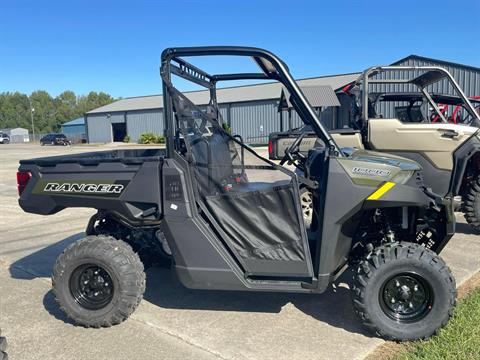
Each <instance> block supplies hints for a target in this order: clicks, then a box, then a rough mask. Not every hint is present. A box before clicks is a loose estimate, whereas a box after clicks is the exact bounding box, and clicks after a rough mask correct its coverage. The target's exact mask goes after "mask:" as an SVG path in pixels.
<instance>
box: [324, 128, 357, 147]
mask: <svg viewBox="0 0 480 360" xmlns="http://www.w3.org/2000/svg"><path fill="white" fill-rule="evenodd" d="M330 135H331V136H332V138H333V140H335V142H336V143H337V144H338V146H339V147H340V148H344V147H351V148H357V149H364V146H363V143H362V135H361V134H360V132H344V131H342V132H336V131H331V132H330Z"/></svg>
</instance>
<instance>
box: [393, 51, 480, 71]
mask: <svg viewBox="0 0 480 360" xmlns="http://www.w3.org/2000/svg"><path fill="white" fill-rule="evenodd" d="M408 60H420V61H425V62H432V63H436V64H441V65H447V66H453V67H457V68H465V69H469V70H473V71H479V72H480V68H478V67H475V66H470V65H465V64H459V63H455V62H452V61H446V60H438V59H432V58H429V57H425V56H420V55H415V54H412V55H408V56H406V57H404V58H403V59H400V60H398V61H395V62H394V63H393V64H392V65H399V64H401V63H404V62H406V61H408Z"/></svg>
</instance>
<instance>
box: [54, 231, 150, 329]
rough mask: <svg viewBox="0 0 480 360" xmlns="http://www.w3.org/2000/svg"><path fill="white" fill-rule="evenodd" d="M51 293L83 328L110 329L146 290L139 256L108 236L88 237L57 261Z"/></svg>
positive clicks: (126, 313)
mask: <svg viewBox="0 0 480 360" xmlns="http://www.w3.org/2000/svg"><path fill="white" fill-rule="evenodd" d="M52 285H53V293H54V294H55V298H56V300H57V302H58V303H59V304H60V307H61V309H62V310H63V311H64V312H65V313H66V314H67V316H68V317H70V318H71V319H72V320H74V321H75V322H76V323H77V324H80V325H83V326H85V327H96V328H98V327H109V326H112V325H115V324H119V323H121V322H122V321H124V320H125V319H127V318H128V317H129V316H130V315H131V314H132V313H133V311H134V310H135V309H136V308H137V306H138V304H139V303H140V301H141V299H142V296H143V293H144V291H145V273H144V270H143V265H142V263H141V261H140V258H139V257H138V255H137V254H136V253H135V252H134V251H133V250H132V248H131V247H130V246H129V245H128V244H127V243H125V242H123V241H120V240H117V239H115V238H113V237H111V236H104V235H98V236H87V237H86V238H84V239H82V240H79V241H77V242H75V243H73V244H72V245H70V246H69V247H67V248H66V249H65V250H64V252H63V253H62V254H61V255H60V256H59V257H58V258H57V261H56V263H55V266H54V269H53V277H52Z"/></svg>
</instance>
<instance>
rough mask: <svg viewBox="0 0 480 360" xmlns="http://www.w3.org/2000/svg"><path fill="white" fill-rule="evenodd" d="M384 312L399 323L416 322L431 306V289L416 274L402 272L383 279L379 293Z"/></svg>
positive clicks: (426, 313) (425, 314) (427, 312)
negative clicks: (385, 279)
mask: <svg viewBox="0 0 480 360" xmlns="http://www.w3.org/2000/svg"><path fill="white" fill-rule="evenodd" d="M379 297H380V299H379V300H380V305H381V308H382V310H383V311H384V313H385V314H386V315H387V316H388V317H389V318H391V319H393V320H395V321H397V322H399V323H412V322H417V321H420V320H422V319H423V318H425V316H427V315H428V314H429V313H430V311H431V309H432V307H433V300H434V299H433V291H432V288H431V286H430V285H429V284H428V282H427V281H426V280H425V279H424V278H423V277H421V276H420V275H418V274H415V273H403V274H399V275H395V276H393V277H391V278H390V279H388V280H387V281H385V283H384V284H383V286H382V289H381V291H380V294H379Z"/></svg>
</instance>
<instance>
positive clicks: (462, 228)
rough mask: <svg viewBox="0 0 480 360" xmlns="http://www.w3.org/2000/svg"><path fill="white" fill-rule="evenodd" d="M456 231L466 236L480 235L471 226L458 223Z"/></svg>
mask: <svg viewBox="0 0 480 360" xmlns="http://www.w3.org/2000/svg"><path fill="white" fill-rule="evenodd" d="M455 230H456V232H457V233H459V234H465V235H480V233H478V231H475V230H474V229H473V228H472V227H471V226H470V225H469V224H466V223H461V222H457V224H456V226H455Z"/></svg>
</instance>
